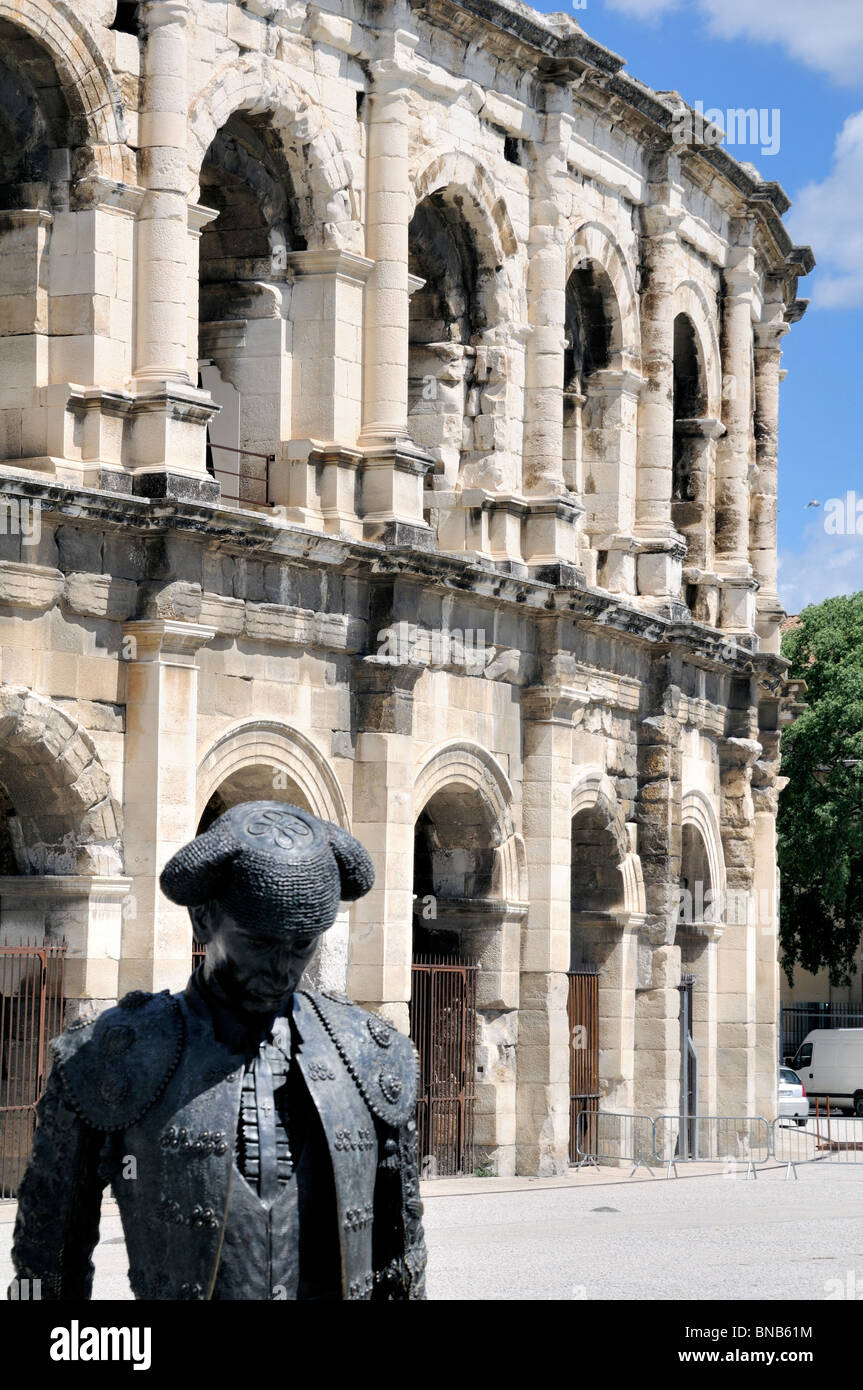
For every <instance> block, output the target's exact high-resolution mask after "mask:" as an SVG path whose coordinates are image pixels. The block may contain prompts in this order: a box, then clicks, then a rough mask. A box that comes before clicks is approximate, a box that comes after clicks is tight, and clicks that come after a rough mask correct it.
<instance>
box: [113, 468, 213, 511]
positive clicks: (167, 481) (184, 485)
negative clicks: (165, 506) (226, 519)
mask: <svg viewBox="0 0 863 1390" xmlns="http://www.w3.org/2000/svg"><path fill="white" fill-rule="evenodd" d="M131 482H132V492H133V493H134V495H135V497H151V498H159V499H164V500H165V501H170V502H203V503H205V504H206V505H207V506H217V505H218V503H219V500H220V498H221V488H220V487H219V484H218V483H217V482H216V480H215V478H211V477H210V475H209V473H203V474H192V473H173V472H171V471H170V470H169V469H164V470H162V469H159V470H157V471H154V472H151V473H135V474H134V476H133V477H132V479H131Z"/></svg>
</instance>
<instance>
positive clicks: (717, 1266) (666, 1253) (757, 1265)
mask: <svg viewBox="0 0 863 1390" xmlns="http://www.w3.org/2000/svg"><path fill="white" fill-rule="evenodd" d="M430 1192H431V1195H430ZM424 1196H425V1222H426V1233H427V1239H428V1247H429V1276H428V1291H429V1297H430V1298H431V1299H434V1300H447V1299H454V1300H466V1299H489V1300H508V1299H532V1300H560V1299H566V1300H573V1299H577V1300H581V1299H591V1300H595V1299H599V1300H602V1299H667V1300H678V1299H691V1298H695V1299H712V1298H719V1299H730V1300H737V1299H775V1300H784V1299H794V1300H799V1299H806V1300H810V1301H816V1302H817V1301H819V1300H824V1299H828V1298H836V1297H837V1296H839V1295H840V1294H841V1295H842V1296H843V1297H845V1298H847V1297H849V1296H853V1291H855V1290H856V1291H857V1297H860V1296H863V1168H861V1167H842V1166H832V1165H831V1166H827V1165H825V1164H814V1165H810V1166H806V1167H801V1168H800V1170H799V1178H798V1181H796V1182H791V1181H786V1180H785V1172H784V1170H783V1169H781V1168H771V1169H767V1170H762V1171H761V1172H760V1173H759V1175H758V1178H757V1179H756V1180H754V1181H753V1180H752V1179H749V1180H747V1179H745V1178H744V1177H743V1175H742V1173H740V1174H738V1175H737V1176H734V1177H732V1176H728V1175H725V1174H716V1175H714V1176H707V1177H702V1176H695V1175H692V1174H686V1175H685V1176H681V1177H680V1178H678V1179H673V1178H672V1179H665V1178H664V1177H662V1176H656V1177H652V1178H651V1177H649V1176H648V1175H646V1174H644V1173H640V1174H639V1175H638V1176H637V1177H635V1178H634V1179H633V1180H632V1181H629V1180H628V1174H627V1173H620V1174H615V1173H611V1172H609V1171H608V1170H606V1171H605V1172H603V1173H601V1174H599V1175H597V1174H588V1173H585V1174H579V1175H571V1176H570V1177H568V1178H563V1179H557V1180H546V1181H543V1180H537V1179H517V1178H516V1179H509V1180H506V1179H469V1180H467V1181H458V1180H452V1181H448V1182H439V1183H436V1184H434V1185H429V1186H427V1187H426V1191H425V1193H424ZM13 1215H14V1206H12V1205H11V1204H9V1205H5V1204H0V1287H2V1286H5V1284H6V1282H7V1280H8V1278H9V1277H10V1275H11V1265H10V1263H9V1247H10V1244H11V1236H12V1218H13ZM94 1297H95V1298H96V1299H112V1298H113V1299H128V1298H130V1297H131V1294H130V1292H129V1285H128V1280H127V1277H126V1252H125V1247H124V1244H123V1237H122V1231H121V1228H120V1220H119V1217H118V1216H117V1215H116V1208H115V1207H114V1206H113V1204H106V1208H105V1212H104V1214H103V1218H102V1239H101V1242H100V1244H99V1247H98V1249H97V1252H96V1282H95V1289H94Z"/></svg>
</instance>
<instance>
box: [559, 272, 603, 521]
mask: <svg viewBox="0 0 863 1390" xmlns="http://www.w3.org/2000/svg"><path fill="white" fill-rule="evenodd" d="M607 278H608V277H607V276H606V275H605V272H604V271H603V270H602V269H601V267H599V266H597V265H596V264H595V263H594V262H592V261H588V262H587V263H586V264H585V265H583V266H578V267H576V269H575V270H573V272H572V274H571V275H570V277H569V279H568V280H567V282H566V346H565V348H564V355H563V476H564V481H565V482H566V485H567V487H568V488H569V489H570V491H571V492H574V493H575V494H576V495H577V496H579V497H581V496H582V495H583V494H584V492H585V481H586V476H585V475H586V473H587V474H588V475H589V473H590V468H589V465H590V463H591V462H593V461H594V460H595V459H599V458H601V456H602V455H601V447H600V449H599V450H597V447H596V446H597V444H600V443H601V441H599V440H598V439H597V437H596V434H597V431H601V430H602V426H603V411H602V402H601V400H599V399H597V393H596V392H595V391H592V390H591V388H592V387H593V386H594V385H595V382H594V380H593V377H594V373H595V372H598V371H601V370H602V369H603V368H605V367H608V366H609V365H610V360H611V357H610V354H611V332H612V324H611V319H610V317H609V315H608V311H607V300H608V295H609V285H608V284H605V283H603V280H607ZM587 490H588V492H592V491H593V490H594V489H593V486H590V487H588V489H587Z"/></svg>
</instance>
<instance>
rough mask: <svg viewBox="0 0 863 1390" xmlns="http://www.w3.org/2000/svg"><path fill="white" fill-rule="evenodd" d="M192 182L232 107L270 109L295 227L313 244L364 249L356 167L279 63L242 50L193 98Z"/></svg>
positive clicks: (313, 103)
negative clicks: (294, 204)
mask: <svg viewBox="0 0 863 1390" xmlns="http://www.w3.org/2000/svg"><path fill="white" fill-rule="evenodd" d="M190 110H191V111H192V116H191V120H190V124H189V168H190V183H191V184H193V185H194V184H196V183H197V179H198V173H199V170H200V168H201V165H202V164H203V162H204V156H205V154H206V152H207V150H208V149H209V148H210V145H211V144H212V142H213V140H214V138H215V136H216V134H217V133H218V131H219V130H221V128H222V127H223V126H224V125H225V124H226V123H227V121H228V120H229V118H230V117H231V116H232V115H233V114H234V113H235V112H246V113H248V114H250V115H260V114H262V113H267V114H268V115H269V117H270V120H271V122H272V126H273V128H274V130H275V131H276V132H277V133H278V135H279V138H280V140H281V143H282V147H283V149H284V152H285V157H286V159H287V162H288V165H289V167H290V169H291V172H292V177H293V183H294V192H295V194H296V199H297V230H298V232H299V233H300V234H301V235H302V237H303V239H304V240H305V242H306V244H307V246H308V247H310V248H320V247H340V248H350V249H353V250H361V249H362V248H361V246H360V240H361V238H360V228H359V204H358V200H357V194H356V190H355V188H354V171H353V169H352V167H351V163H350V159H349V157H348V156H347V154H346V153H345V151H344V150H343V149H342V147H341V145H340V143H339V140H338V137H337V135H336V133H335V131H334V130H333V128H332V127H331V125H330V124H329V122H328V121H327V118H326V116H325V115H324V113H323V111H322V110H321V107H320V105H319V104H318V102H317V100H316V98H315V97H314V96H313V95H312V94H311V93H310V92H308V91H306V90H305V89H304V88H303V87H302V86H301V84H300V83H299V82H298V81H297V80H296V78H295V77H294V75H293V74H292V73H289V72H288V70H287V68H286V67H285V66H284V64H282V63H279V62H277V61H276V60H275V59H273V58H271V57H268V56H267V55H266V54H263V53H246V54H244V55H243V57H242V58H241V59H240V61H239V62H232V63H230V64H228V65H226V66H224V67H222V68H220V69H219V70H218V71H217V72H215V73H214V74H213V76H212V77H211V78H210V80H209V82H208V83H207V84H206V86H205V87H203V88H202V89H201V90H200V91H199V92H198V94H197V95H196V96H195V97H194V98H193V100H192V101H191V103H190Z"/></svg>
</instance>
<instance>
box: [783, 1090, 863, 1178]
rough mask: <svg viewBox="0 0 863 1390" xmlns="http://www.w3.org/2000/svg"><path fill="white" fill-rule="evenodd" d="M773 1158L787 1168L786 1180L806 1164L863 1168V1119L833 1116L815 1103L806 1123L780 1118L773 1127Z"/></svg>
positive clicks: (828, 1107) (817, 1102) (795, 1175)
mask: <svg viewBox="0 0 863 1390" xmlns="http://www.w3.org/2000/svg"><path fill="white" fill-rule="evenodd" d="M772 1148H773V1157H774V1158H775V1160H776V1162H777V1163H784V1164H785V1165H786V1169H785V1177H786V1179H788V1178H790V1177H795V1178H796V1177H797V1169H798V1167H799V1166H800V1165H801V1164H804V1163H842V1164H846V1165H861V1166H863V1117H858V1116H856V1115H855V1116H847V1115H837V1114H835V1113H834V1114H832V1115H831V1113H830V1102H829V1101H828V1102H827V1107H826V1109H825V1110H824V1111H822V1110H821V1107H820V1102H819V1101H817V1100H816V1102H815V1114H814V1115H810V1116H809V1118H808V1119H807V1120H806V1122H805V1124H803V1125H799V1124H798V1123H797V1121H796V1120H793V1119H784V1118H782V1117H780V1118H779V1119H778V1120H774V1121H773V1125H772Z"/></svg>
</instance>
